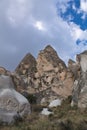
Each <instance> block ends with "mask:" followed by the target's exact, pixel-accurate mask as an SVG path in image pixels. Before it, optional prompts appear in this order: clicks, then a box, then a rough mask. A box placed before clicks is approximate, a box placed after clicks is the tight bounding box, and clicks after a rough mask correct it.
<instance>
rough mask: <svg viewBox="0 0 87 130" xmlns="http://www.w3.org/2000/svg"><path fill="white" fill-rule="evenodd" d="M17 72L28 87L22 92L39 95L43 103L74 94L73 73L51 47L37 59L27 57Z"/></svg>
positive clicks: (41, 52)
mask: <svg viewBox="0 0 87 130" xmlns="http://www.w3.org/2000/svg"><path fill="white" fill-rule="evenodd" d="M15 72H16V74H18V75H19V76H20V77H22V78H23V80H24V82H25V84H26V86H27V87H25V88H26V89H23V88H22V91H26V92H28V93H29V94H30V93H32V94H35V95H39V96H38V97H41V102H43V101H47V102H48V101H49V100H52V99H55V98H57V97H58V96H59V97H62V98H66V97H68V96H69V95H71V94H72V89H73V88H72V85H73V82H74V76H73V73H72V72H71V70H70V69H68V68H67V67H66V65H65V63H64V62H63V61H62V60H61V59H60V58H59V56H58V55H57V53H56V51H55V50H54V49H53V48H52V47H51V46H50V45H48V46H47V47H46V48H45V49H44V50H41V51H40V53H39V54H38V57H37V59H35V58H34V57H33V56H32V55H31V54H28V55H26V56H25V57H24V59H23V60H22V61H21V62H20V64H19V65H18V67H17V68H16V71H15ZM19 92H20V90H19Z"/></svg>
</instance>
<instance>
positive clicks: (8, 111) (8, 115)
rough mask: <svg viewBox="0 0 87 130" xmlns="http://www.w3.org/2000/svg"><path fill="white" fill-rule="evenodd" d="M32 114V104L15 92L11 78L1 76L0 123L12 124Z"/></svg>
mask: <svg viewBox="0 0 87 130" xmlns="http://www.w3.org/2000/svg"><path fill="white" fill-rule="evenodd" d="M28 114H30V104H29V102H28V100H27V99H26V98H25V97H23V96H22V95H21V94H20V93H18V92H17V91H15V89H14V85H13V82H12V80H11V78H10V77H9V76H5V75H1V76H0V122H2V123H7V124H11V123H14V122H15V121H16V120H17V119H19V118H20V117H21V118H23V117H24V116H27V115H28Z"/></svg>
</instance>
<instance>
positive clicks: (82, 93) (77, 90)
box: [72, 51, 87, 108]
mask: <svg viewBox="0 0 87 130" xmlns="http://www.w3.org/2000/svg"><path fill="white" fill-rule="evenodd" d="M77 61H78V62H79V64H80V67H81V75H80V77H79V78H78V79H77V80H75V82H74V86H73V87H74V90H73V101H72V105H75V104H76V105H78V107H80V108H87V51H84V52H83V53H81V54H79V55H77Z"/></svg>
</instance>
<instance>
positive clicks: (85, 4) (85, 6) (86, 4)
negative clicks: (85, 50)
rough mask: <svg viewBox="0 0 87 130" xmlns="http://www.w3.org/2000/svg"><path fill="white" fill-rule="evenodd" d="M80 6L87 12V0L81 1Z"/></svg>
mask: <svg viewBox="0 0 87 130" xmlns="http://www.w3.org/2000/svg"><path fill="white" fill-rule="evenodd" d="M80 8H81V10H82V11H84V12H86V13H87V0H81V1H80Z"/></svg>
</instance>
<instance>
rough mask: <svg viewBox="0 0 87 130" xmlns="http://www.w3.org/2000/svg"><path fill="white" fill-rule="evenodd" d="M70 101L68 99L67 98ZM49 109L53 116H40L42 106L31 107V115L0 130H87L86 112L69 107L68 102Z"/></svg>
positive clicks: (67, 100)
mask: <svg viewBox="0 0 87 130" xmlns="http://www.w3.org/2000/svg"><path fill="white" fill-rule="evenodd" d="M69 99H70V98H69ZM69 99H66V100H65V101H63V103H62V105H61V106H58V107H56V108H51V110H52V111H53V112H54V114H52V115H49V116H41V115H40V110H41V109H42V106H40V105H36V104H35V105H32V114H31V115H30V116H29V117H28V118H27V119H25V121H22V122H19V123H17V124H16V125H14V126H0V130H87V110H85V111H81V110H79V109H78V108H77V107H71V106H70V100H69Z"/></svg>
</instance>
